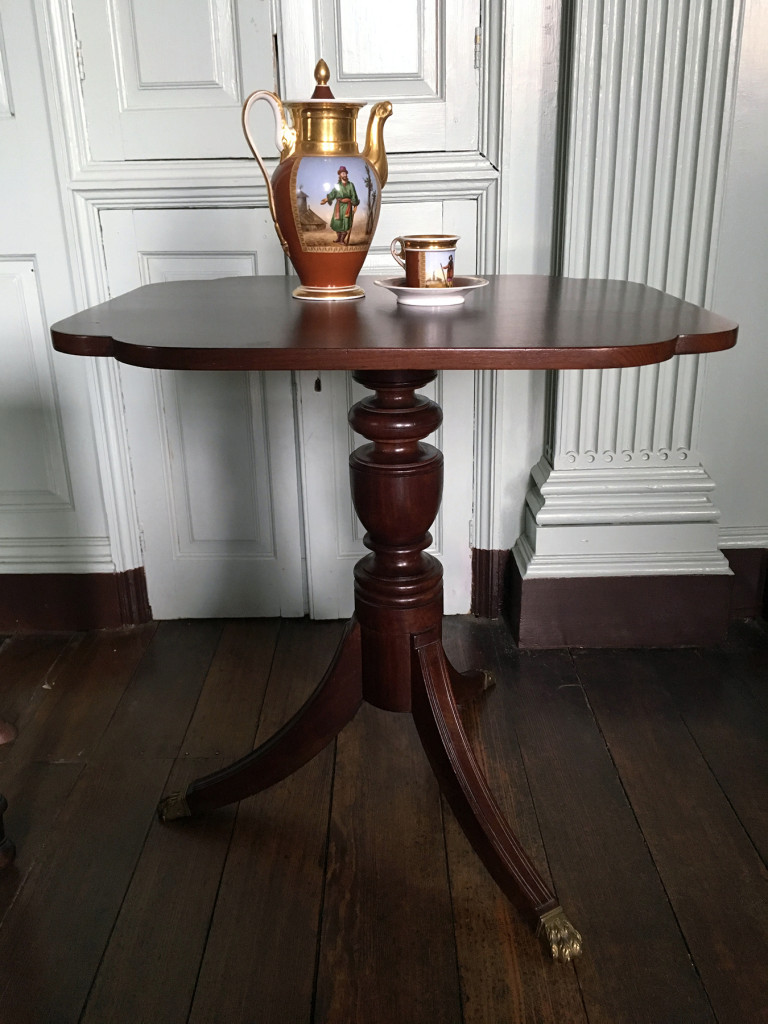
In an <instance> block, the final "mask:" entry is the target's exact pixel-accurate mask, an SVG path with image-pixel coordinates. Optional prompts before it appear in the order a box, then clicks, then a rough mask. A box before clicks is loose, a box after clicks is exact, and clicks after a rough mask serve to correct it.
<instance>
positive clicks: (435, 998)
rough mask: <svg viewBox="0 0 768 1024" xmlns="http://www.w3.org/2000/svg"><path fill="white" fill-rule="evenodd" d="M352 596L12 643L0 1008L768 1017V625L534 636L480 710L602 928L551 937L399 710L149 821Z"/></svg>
mask: <svg viewBox="0 0 768 1024" xmlns="http://www.w3.org/2000/svg"><path fill="white" fill-rule="evenodd" d="M341 628H342V627H341V624H340V623H310V622H307V621H283V622H278V621H267V620H257V621H246V620H240V621H232V622H218V621H196V622H163V623H160V624H157V625H155V624H152V625H149V626H146V627H139V628H136V629H132V630H125V631H115V632H111V631H106V632H94V633H86V634H76V635H63V634H44V635H34V636H24V635H17V636H10V637H7V638H5V640H4V641H2V646H1V647H0V715H2V716H3V717H5V718H7V719H8V720H9V721H11V722H14V723H15V724H16V725H17V726H18V730H19V736H18V738H17V739H16V740H15V742H13V743H12V744H9V745H7V746H4V747H0V792H2V793H4V794H5V796H6V797H7V798H8V802H9V809H8V811H7V812H6V815H5V825H6V830H7V832H8V834H9V835H10V836H12V838H13V839H14V840H15V842H16V845H17V848H18V853H17V858H16V861H15V863H14V864H13V865H11V866H10V867H8V868H6V869H5V871H3V872H2V873H0V1022H2V1024H27V1022H29V1024H53V1022H62V1024H69V1022H77V1021H83V1022H88V1024H107V1022H131V1024H139V1022H146V1024H175V1022H186V1021H190V1022H194V1024H239V1022H243V1024H272V1022H275V1024H293V1022H296V1024H305V1022H306V1024H309V1022H317V1024H373V1022H376V1024H379V1022H381V1024H439V1022H446V1024H462V1022H463V1024H502V1022H503V1024H521V1022H534V1021H535V1022H552V1024H555V1022H557V1024H571V1022H574V1024H575V1022H587V1021H588V1022H590V1024H598V1022H599V1024H624V1022H630V1021H636V1022H643V1024H700V1022H701V1024H703V1022H711V1021H718V1022H721V1024H726V1022H729V1024H755V1022H761V1021H767V1022H768V872H767V871H766V861H767V859H768V627H766V624H765V623H764V622H761V621H752V622H745V623H739V624H736V625H735V626H734V627H733V628H732V630H731V634H730V636H729V640H728V643H727V644H725V645H723V646H720V647H717V648H713V649H708V650H669V651H658V650H645V651H639V650H638V651H620V652H611V651H588V650H574V651H565V650H558V651H544V652H537V653H521V652H519V651H517V650H516V649H515V647H514V645H513V643H512V640H511V637H510V635H509V633H508V631H507V630H506V628H505V626H504V625H503V624H502V623H500V622H496V623H489V622H487V621H485V620H473V619H468V618H467V619H464V618H459V619H449V620H447V622H446V630H445V632H446V637H445V645H446V649H447V651H448V653H449V655H450V656H451V658H452V660H453V661H454V663H456V664H457V666H459V667H471V666H476V667H481V666H482V667H488V668H492V669H493V670H494V672H495V673H496V676H497V680H498V682H497V685H496V687H495V688H494V689H492V690H490V691H489V692H488V693H487V694H485V695H484V696H483V697H482V698H481V699H480V701H479V702H478V703H477V705H476V706H474V707H472V708H470V709H468V710H467V711H466V712H465V713H464V716H463V717H464V720H465V725H466V728H467V730H468V732H469V735H470V738H471V740H472V743H473V745H474V747H475V750H476V751H477V752H478V755H479V757H480V760H481V763H482V765H483V766H484V768H485V770H486V772H487V775H488V778H489V781H490V784H491V786H492V788H493V790H494V792H495V794H496V796H497V797H498V799H499V801H500V803H501V804H502V806H503V807H504V809H505V811H506V812H507V814H508V816H509V818H510V820H511V822H512V823H513V825H514V828H515V830H516V831H517V834H518V835H519V837H520V838H521V839H522V840H523V842H524V844H525V845H526V847H527V849H528V851H529V852H530V854H531V855H532V857H533V858H534V860H535V862H536V864H537V866H538V868H539V870H540V871H541V872H542V874H543V875H544V877H545V878H547V879H549V880H551V881H552V883H553V885H554V887H555V890H556V892H557V893H558V896H559V898H560V899H561V901H562V903H563V905H564V907H565V908H566V911H567V913H568V915H569V916H570V918H571V919H572V920H573V922H574V924H575V925H576V926H577V927H578V928H579V929H580V930H581V931H582V933H583V936H584V942H585V948H584V954H583V956H582V957H581V959H579V960H578V961H576V962H575V963H574V964H570V965H560V964H554V963H552V962H549V961H548V960H547V959H546V958H545V956H544V955H543V952H542V949H541V947H540V946H539V944H538V942H537V940H535V939H534V938H533V937H532V936H531V935H530V934H529V932H528V930H527V928H526V927H525V926H524V925H523V924H522V923H521V922H520V920H519V919H518V917H517V915H516V913H515V911H514V910H513V909H512V908H511V907H510V906H508V904H507V903H506V901H505V900H504V898H503V897H502V896H501V895H500V893H499V892H498V891H497V890H496V888H495V886H494V884H493V883H492V882H491V881H490V879H489V878H488V877H487V876H486V874H485V872H484V870H483V868H482V867H481V865H480V863H479V861H478V860H477V858H476V857H475V855H474V853H473V852H472V850H471V849H470V847H469V845H468V844H467V842H466V840H465V839H464V837H463V835H462V833H461V832H460V830H459V829H458V827H457V826H456V824H455V822H454V820H453V818H452V816H451V812H450V811H449V810H448V809H447V807H446V806H444V804H443V802H442V801H441V798H440V796H439V793H438V791H437V787H436V784H435V782H434V781H433V779H432V776H431V773H430V770H429V767H428V765H427V762H426V757H425V756H424V754H423V753H422V751H421V747H420V745H419V742H418V738H417V736H416V732H415V729H414V727H413V725H412V722H411V720H410V718H409V717H408V716H400V715H395V714H392V713H388V712H383V711H378V710H377V709H375V708H373V707H370V706H364V707H363V709H362V710H361V712H360V713H359V714H358V715H357V717H356V718H355V720H354V721H353V722H352V723H351V724H350V725H349V726H348V727H347V728H346V729H345V730H344V731H343V732H342V733H341V735H340V737H339V739H338V741H337V743H336V744H335V745H332V746H331V747H329V748H328V749H326V751H324V752H323V753H322V754H321V755H320V756H319V757H317V758H316V759H315V760H314V761H313V762H312V763H311V764H309V765H307V766H306V767H305V768H303V769H302V770H301V771H300V772H298V773H297V774H296V775H294V776H293V777H292V778H290V779H288V780H287V781H285V782H283V783H281V784H279V785H277V786H275V787H273V788H272V789H271V790H269V791H267V792H265V793H262V794H260V795H259V796H256V797H253V798H251V799H249V800H247V801H244V802H243V803H242V804H241V805H240V806H239V807H235V808H226V809H224V810H221V811H217V812H215V813H212V814H210V815H209V816H208V817H207V818H204V819H201V820H187V821H178V822H173V823H170V824H166V825H163V824H160V823H159V822H158V821H157V819H156V817H155V813H154V811H155V805H156V803H157V801H158V799H159V798H160V797H161V796H162V795H163V794H164V793H166V792H169V791H170V790H173V789H180V788H183V787H184V786H185V785H186V783H187V782H188V781H189V780H191V779H192V778H194V777H196V776H198V775H200V774H203V773H205V772H208V771H211V770H213V769H214V768H216V767H218V766H220V765H224V764H226V763H227V762H229V761H231V760H233V759H234V758H235V757H236V756H239V755H240V754H242V753H244V752H245V751H247V750H248V749H250V747H251V745H252V744H253V743H254V742H255V741H260V740H261V739H262V738H264V737H266V736H267V735H269V734H270V732H272V731H273V730H274V729H276V728H277V727H278V726H279V725H280V724H282V722H283V721H284V720H285V719H286V718H287V717H288V715H289V714H290V713H291V712H292V710H293V709H295V708H296V707H297V706H298V705H299V704H300V703H301V702H302V700H303V699H304V697H305V696H306V695H307V694H308V692H309V691H310V690H311V689H312V688H313V685H314V684H315V683H316V681H317V680H318V678H319V676H320V674H321V673H322V671H323V669H324V667H325V665H326V663H327V662H328V660H329V659H330V657H331V655H332V653H333V651H334V648H335V646H336V642H337V640H338V638H339V635H340V631H341Z"/></svg>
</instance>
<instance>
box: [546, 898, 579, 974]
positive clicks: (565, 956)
mask: <svg viewBox="0 0 768 1024" xmlns="http://www.w3.org/2000/svg"><path fill="white" fill-rule="evenodd" d="M536 935H537V936H538V937H539V938H541V940H542V942H543V943H544V945H545V946H546V947H547V949H548V950H549V952H550V953H551V954H552V959H553V960H562V961H563V963H568V961H569V960H573V958H574V957H577V956H580V955H581V946H582V942H581V935H580V934H579V933H578V932H577V931H576V929H575V928H574V927H573V925H572V924H571V922H570V921H569V920H568V918H567V917H566V916H565V913H564V912H563V908H562V907H555V909H554V910H550V911H548V912H547V913H546V914H542V916H541V918H540V919H539V925H538V928H537V929H536Z"/></svg>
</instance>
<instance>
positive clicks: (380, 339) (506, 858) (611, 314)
mask: <svg viewBox="0 0 768 1024" xmlns="http://www.w3.org/2000/svg"><path fill="white" fill-rule="evenodd" d="M293 283H294V282H292V281H291V280H290V279H289V278H287V277H240V278H224V279H220V280H214V281H174V282H168V283H164V284H153V285H145V286H144V287H142V288H138V289H136V290H135V291H132V292H129V293H127V294H126V295H122V296H120V297H119V298H116V299H112V300H111V301H109V302H105V303H103V304H101V305H99V306H95V307H93V308H92V309H88V310H86V311H85V312H82V313H78V314H76V315H75V316H72V317H70V318H69V319H67V320H63V321H61V322H60V323H58V324H56V325H55V326H54V327H53V328H52V330H51V334H52V337H53V345H54V348H56V349H58V350H59V351H60V352H69V353H72V354H74V355H79V356H102V357H104V356H108V357H112V358H114V359H117V360H119V361H120V362H123V363H130V364H132V365H134V366H144V367H153V368H157V369H177V370H326V369H327V370H352V371H353V372H354V377H355V379H356V380H357V381H359V382H360V383H361V384H363V385H364V386H365V387H366V388H368V389H370V390H371V391H373V392H374V394H373V396H370V397H368V398H366V399H364V400H363V401H361V402H358V403H357V404H356V405H354V406H353V408H352V409H351V411H350V413H349V422H350V424H351V425H352V427H353V429H354V430H356V431H357V432H358V433H360V434H362V435H363V436H364V437H366V438H368V439H369V441H370V442H371V443H370V444H366V445H363V446H362V447H361V448H358V449H357V450H356V451H355V452H353V454H352V455H351V456H350V477H351V488H352V499H353V502H354V506H355V509H356V511H357V514H358V516H359V517H360V520H361V522H362V523H363V525H364V526H365V528H366V530H367V533H366V536H365V544H366V546H367V547H368V548H369V549H370V551H371V553H370V554H369V555H366V556H365V557H364V558H362V559H361V560H360V561H359V562H358V563H357V566H356V567H355V614H354V616H353V617H352V619H351V620H350V621H349V623H348V625H347V628H346V630H345V633H344V636H343V639H342V641H341V643H340V645H339V648H338V650H337V652H336V654H335V656H334V659H333V661H332V663H331V665H330V666H329V668H328V670H327V672H326V674H325V676H324V677H323V679H322V680H321V681H320V683H319V685H318V687H317V689H316V690H315V692H314V693H313V694H312V696H311V697H310V698H309V700H308V701H307V702H306V704H305V705H304V707H303V708H301V710H299V711H298V712H297V713H296V715H294V717H293V718H292V719H291V720H290V721H289V722H288V723H287V724H286V725H285V726H283V728H282V729H280V730H279V731H278V732H277V733H276V734H275V735H274V736H273V737H272V738H271V739H270V740H268V741H267V742H266V743H264V744H263V745H262V746H260V747H258V748H257V749H256V750H255V751H253V752H251V753H248V754H246V755H245V756H244V757H242V758H241V759H240V760H239V761H236V762H235V763H234V764H232V765H230V766H229V767H228V768H224V769H222V770H221V771H217V772H214V773H213V774H212V775H208V776H205V777H204V778H201V779H197V780H196V781H194V782H192V783H191V784H190V785H189V786H188V788H187V790H186V792H185V793H175V794H171V795H170V796H167V797H166V798H165V799H164V800H163V801H161V803H160V806H159V808H158V812H159V814H160V816H161V818H163V819H164V820H169V819H171V818H180V817H187V816H192V815H200V814H203V813H205V812H206V811H209V810H211V809H213V808H215V807H220V806H222V805H224V804H229V803H232V802H234V801H237V800H242V799H243V798H245V797H247V796H250V795H251V794H253V793H257V792H259V791H260V790H262V789H265V788H266V787H268V786H271V785H273V784H274V783H276V782H279V781H280V780H281V779H284V778H286V777H287V776H288V775H290V774H291V773H292V772H294V771H296V770H297V769H298V768H300V767H301V766H302V765H304V764H306V762H307V761H309V760H310V759H311V758H312V757H314V756H315V755H316V754H317V753H319V752H320V751H321V750H322V749H323V748H324V747H325V746H326V745H327V744H328V743H330V742H331V740H332V739H333V738H334V737H335V736H336V735H337V733H338V732H339V731H340V730H341V729H342V728H343V726H344V725H346V724H347V723H348V722H349V721H350V720H351V719H352V717H353V716H354V715H355V712H356V711H357V709H358V708H359V707H360V705H361V703H362V702H363V701H368V702H370V703H371V704H374V705H376V706H377V707H380V708H384V709H385V710H388V711H401V712H410V713H411V714H412V715H413V718H414V721H415V724H416V727H417V729H418V733H419V736H420V738H421V742H422V745H423V746H424V749H425V751H426V753H427V756H428V757H429V760H430V763H431V765H432V769H433V771H434V773H435V775H436V776H437V778H438V780H439V783H440V786H441V788H442V790H443V792H444V794H445V796H446V797H447V799H448V801H449V803H450V805H451V807H452V809H453V811H454V813H455V815H456V817H457V818H458V820H459V822H460V824H461V826H462V827H463V829H464V831H465V833H466V834H467V837H468V838H469V840H470V842H471V843H472V845H473V847H474V849H475V850H476V852H477V853H478V855H479V856H480V857H481V859H482V861H483V863H484V864H485V866H486V868H487V869H488V871H489V872H490V874H491V875H492V876H493V878H494V879H495V881H496V882H497V883H498V885H499V886H500V887H501V889H502V890H503V892H504V893H505V895H506V896H507V897H508V898H509V899H510V900H512V901H513V902H514V903H515V904H516V905H517V906H518V907H519V908H520V910H521V911H522V913H523V914H525V915H526V917H527V918H528V919H529V920H530V922H531V924H532V925H533V927H534V928H535V929H536V930H537V932H538V933H539V934H540V935H541V936H542V938H543V940H544V942H545V944H546V946H547V948H548V949H549V950H550V951H551V953H552V955H553V957H555V958H556V959H558V958H559V959H561V960H569V959H570V958H571V957H573V956H575V955H577V954H578V953H579V952H580V949H581V936H580V935H579V933H578V932H577V931H576V929H575V928H574V927H573V926H572V925H571V924H570V922H569V921H568V919H567V918H566V916H565V914H564V913H563V911H562V909H561V907H560V906H559V905H558V902H557V899H556V898H555V896H554V895H553V894H552V893H551V892H550V891H549V890H548V888H547V886H546V884H545V883H544V881H543V880H542V878H541V877H540V875H539V873H538V872H537V870H536V868H535V867H534V865H533V863H532V862H531V860H530V858H529V857H528V855H527V854H526V853H525V851H524V850H523V848H522V847H521V845H520V843H519V842H518V840H517V838H516V837H515V835H514V833H513V832H512V830H511V828H510V827H509V825H508V823H507V822H506V820H505V818H504V816H503V814H502V812H501V809H500V808H499V806H498V804H497V803H496V800H495V799H494V797H493V795H492V793H491V792H490V790H489V788H488V784H487V782H486V780H485V778H484V776H483V773H482V771H481V770H480V767H479V765H478V762H477V760H476V758H475V756H474V754H473V752H472V749H471V747H470V745H469V742H468V739H467V736H466V734H465V732H464V729H463V727H462V724H461V720H460V718H459V714H458V710H457V705H459V704H462V703H464V702H466V701H467V700H470V699H471V698H472V697H473V696H474V695H476V694H478V693H480V692H482V690H484V689H485V688H486V686H487V685H488V684H489V682H490V679H489V676H488V674H487V673H485V672H484V671H482V670H481V669H475V670H472V671H466V672H460V671H458V670H457V669H456V668H454V666H453V665H452V664H451V663H450V662H449V661H448V658H447V657H446V655H445V652H444V651H443V646H442V639H441V625H442V616H443V602H442V566H441V565H440V563H439V562H438V561H437V560H436V559H435V558H433V557H432V556H430V555H428V554H426V553H425V548H427V547H428V546H429V544H430V542H431V537H430V535H429V532H428V531H429V528H430V526H431V525H432V523H433V521H434V519H435V517H436V515H437V513H438V509H439V507H440V498H441V491H442V479H443V457H442V454H441V453H440V452H439V451H438V450H437V449H436V448H434V447H432V446H431V445H427V444H424V443H423V442H422V439H423V438H425V437H427V436H428V435H429V434H430V433H431V432H432V431H433V430H435V429H436V428H437V427H438V426H439V424H440V422H441V420H442V412H441V409H440V408H439V406H438V405H436V404H435V403H434V402H432V401H429V400H427V399H426V398H424V397H421V396H418V395H416V394H415V392H416V390H417V389H419V388H422V387H424V386H425V385H426V384H428V383H429V382H430V381H431V380H433V379H434V378H435V376H436V373H437V371H438V370H482V369H499V370H516V369H525V370H534V369H538V370H544V369H585V368H594V367H625V366H640V365H643V364H646V363H658V362H662V361H663V360H665V359H669V358H671V357H672V356H674V355H682V354H686V353H696V352H714V351H718V350H721V349H727V348H730V347H731V346H732V345H734V344H735V342H736V333H737V328H736V325H735V324H733V323H732V322H731V321H729V320H725V319H723V318H722V317H720V316H717V315H715V314H713V313H710V312H707V311H706V310H703V309H700V308H699V307H697V306H694V305H691V304H690V303H687V302H683V301H681V300H679V299H676V298H673V297H672V296H669V295H665V294H664V293H662V292H660V291H657V290H655V289H652V288H648V287H645V286H644V285H639V284H630V283H625V282H619V281H600V280H576V279H568V278H551V277H537V276H499V277H491V278H490V279H489V284H488V286H487V287H484V288H481V289H479V290H478V291H476V292H475V293H474V294H472V295H471V296H470V297H469V298H468V300H467V301H466V303H465V304H463V305H455V306H450V307H448V306H446V307H443V308H432V307H411V306H402V305H399V304H398V303H396V301H395V299H394V297H393V296H392V295H391V294H389V293H388V292H387V291H384V289H382V288H379V287H376V286H375V285H374V282H373V280H372V279H367V280H366V279H365V278H362V279H360V284H362V285H363V286H364V289H365V297H364V298H363V299H361V300H355V301H347V302H302V301H297V300H296V299H294V298H292V296H291V292H292V287H293ZM331 540H332V538H329V543H330V542H331Z"/></svg>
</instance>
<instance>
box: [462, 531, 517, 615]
mask: <svg viewBox="0 0 768 1024" xmlns="http://www.w3.org/2000/svg"><path fill="white" fill-rule="evenodd" d="M509 559H510V552H509V551H486V550H484V549H482V548H473V549H472V607H471V611H472V614H473V615H478V616H479V617H480V618H482V619H498V618H499V616H500V615H501V614H502V612H503V609H504V593H505V590H506V585H505V580H506V575H507V568H508V564H509Z"/></svg>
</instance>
